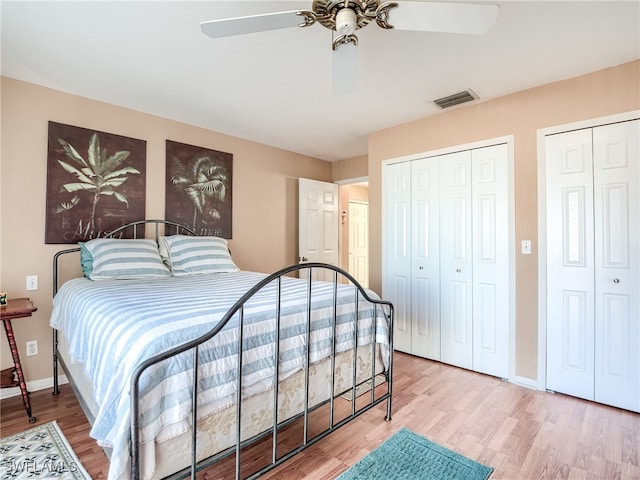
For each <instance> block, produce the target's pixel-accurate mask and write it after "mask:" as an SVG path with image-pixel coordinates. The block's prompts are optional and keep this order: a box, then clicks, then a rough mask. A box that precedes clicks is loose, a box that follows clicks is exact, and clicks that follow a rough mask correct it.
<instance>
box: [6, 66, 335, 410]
mask: <svg viewBox="0 0 640 480" xmlns="http://www.w3.org/2000/svg"><path fill="white" fill-rule="evenodd" d="M1 94H2V97H1V100H2V132H1V133H2V150H1V152H2V157H1V158H0V162H1V163H0V177H1V178H0V214H1V221H0V225H1V226H0V228H1V230H0V289H1V290H2V291H5V290H6V291H8V292H9V296H10V297H25V296H29V297H31V298H32V299H33V300H34V301H35V303H36V305H37V307H38V311H37V312H36V313H35V314H34V315H33V317H32V318H30V319H22V320H16V321H14V329H15V333H16V338H17V340H18V342H17V343H18V346H19V349H20V351H21V358H22V361H23V366H24V370H25V375H26V377H27V381H33V380H41V379H46V378H48V377H51V351H52V348H51V330H50V328H49V327H48V320H49V315H50V312H51V296H52V273H51V264H52V257H53V254H54V253H55V252H56V251H58V250H61V249H62V248H63V247H65V246H62V245H45V244H44V233H45V190H46V173H47V168H46V160H47V158H46V157H47V122H48V121H49V120H52V121H56V122H60V123H66V124H69V125H75V126H79V127H85V128H89V129H95V130H99V131H104V132H109V133H115V134H119V135H124V136H128V137H133V138H138V139H142V140H146V141H147V179H146V183H147V192H146V216H147V217H148V218H164V182H165V140H167V139H170V140H175V141H178V142H182V143H188V144H191V145H197V146H201V147H206V148H211V149H215V150H221V151H224V152H230V153H232V154H233V239H232V240H230V241H229V244H230V248H231V251H232V252H233V256H234V259H235V261H236V262H237V263H238V265H239V266H240V267H241V268H243V269H245V270H255V271H262V272H272V271H275V270H277V269H279V268H281V267H283V266H286V265H290V264H293V263H295V262H296V255H297V243H298V242H297V178H298V177H306V178H312V179H317V180H323V181H331V179H332V177H331V163H329V162H325V161H322V160H318V159H314V158H310V157H305V156H302V155H298V154H294V153H291V152H287V151H283V150H279V149H276V148H272V147H267V146H265V145H260V144H257V143H253V142H249V141H246V140H242V139H239V138H235V137H230V136H227V135H223V134H220V133H216V132H212V131H209V130H205V129H202V128H197V127H193V126H189V125H185V124H182V123H178V122H174V121H170V120H166V119H163V118H159V117H155V116H151V115H147V114H143V113H140V112H136V111H132V110H128V109H125V108H120V107H117V106H114V105H108V104H105V103H101V102H97V101H93V100H89V99H86V98H81V97H77V96H73V95H68V94H65V93H62V92H59V91H56V90H51V89H47V88H42V87H37V86H34V85H30V84H26V83H23V82H18V81H15V80H12V79H8V78H2V84H1ZM27 275H38V277H39V281H40V288H39V290H38V291H30V292H27V291H26V290H25V277H26V276H27ZM2 336H4V333H3V334H2ZM27 340H38V342H39V349H40V353H39V355H37V356H34V357H28V358H27V357H26V356H25V354H24V348H25V342H26V341H27ZM0 345H1V347H0V348H2V354H1V362H0V368H2V369H4V368H8V367H9V366H12V362H11V357H10V355H9V353H8V348H7V342H6V339H5V340H1V341H0ZM34 408H35V413H36V415H37V406H34Z"/></svg>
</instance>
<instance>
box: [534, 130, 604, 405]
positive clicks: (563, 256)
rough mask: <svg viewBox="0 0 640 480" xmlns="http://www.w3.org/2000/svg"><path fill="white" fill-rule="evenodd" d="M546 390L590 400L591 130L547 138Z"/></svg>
mask: <svg viewBox="0 0 640 480" xmlns="http://www.w3.org/2000/svg"><path fill="white" fill-rule="evenodd" d="M546 174H547V192H546V215H547V388H548V389H550V390H554V391H557V392H563V393H567V394H569V395H574V396H576V397H581V398H586V399H590V400H593V398H594V284H593V278H594V251H593V248H594V247H593V245H594V243H593V235H594V230H593V158H592V138H591V130H590V129H588V130H579V131H575V132H568V133H561V134H557V135H550V136H548V137H547V138H546Z"/></svg>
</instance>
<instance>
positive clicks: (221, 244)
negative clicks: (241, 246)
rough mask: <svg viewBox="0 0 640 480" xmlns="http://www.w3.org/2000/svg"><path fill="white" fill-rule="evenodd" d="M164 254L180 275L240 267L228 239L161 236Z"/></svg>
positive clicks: (218, 271) (219, 271)
mask: <svg viewBox="0 0 640 480" xmlns="http://www.w3.org/2000/svg"><path fill="white" fill-rule="evenodd" d="M160 253H161V255H162V257H164V259H165V262H166V263H167V265H168V266H169V268H170V269H171V272H172V273H173V274H174V275H175V276H177V277H179V276H183V275H194V274H202V273H229V272H237V271H238V270H240V269H239V268H238V267H237V266H236V264H235V263H233V260H232V259H231V254H230V253H229V247H228V246H227V241H226V240H225V239H224V238H220V237H191V236H188V235H171V236H169V237H161V238H160Z"/></svg>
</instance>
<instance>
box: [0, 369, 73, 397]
mask: <svg viewBox="0 0 640 480" xmlns="http://www.w3.org/2000/svg"><path fill="white" fill-rule="evenodd" d="M65 383H69V380H67V376H66V375H60V376H59V377H58V384H59V385H64V384H65ZM47 388H50V389H53V377H49V378H43V379H41V380H33V381H31V382H27V391H29V392H37V391H38V390H46V389H47ZM18 396H20V387H11V388H3V389H2V390H0V400H4V399H5V398H11V397H18Z"/></svg>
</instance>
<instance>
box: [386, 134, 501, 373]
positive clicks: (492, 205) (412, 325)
mask: <svg viewBox="0 0 640 480" xmlns="http://www.w3.org/2000/svg"><path fill="white" fill-rule="evenodd" d="M508 190H509V180H508V150H507V145H506V144H500V145H493V146H490V147H482V148H477V149H473V150H465V151H461V152H455V153H449V154H445V155H438V156H433V157H428V158H423V159H417V160H412V161H405V162H400V163H396V164H390V165H387V166H386V167H385V171H384V193H383V198H384V209H385V227H384V231H385V242H384V248H385V252H384V257H385V264H384V270H385V271H384V273H383V282H384V284H383V289H384V296H385V298H389V299H390V300H391V301H392V302H394V305H395V312H396V316H395V319H396V320H395V321H396V331H395V337H394V345H395V348H396V349H397V350H400V351H404V352H407V353H411V354H414V355H418V356H422V357H426V358H430V359H434V360H440V361H443V362H445V363H449V364H452V365H456V366H460V367H463V368H468V369H473V370H476V371H480V372H483V373H488V374H491V375H496V376H500V377H505V378H506V377H508V374H509V368H508V365H509V357H508V352H509V305H510V301H509V245H508V237H509V224H510V222H509V207H508V201H509V196H508Z"/></svg>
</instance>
